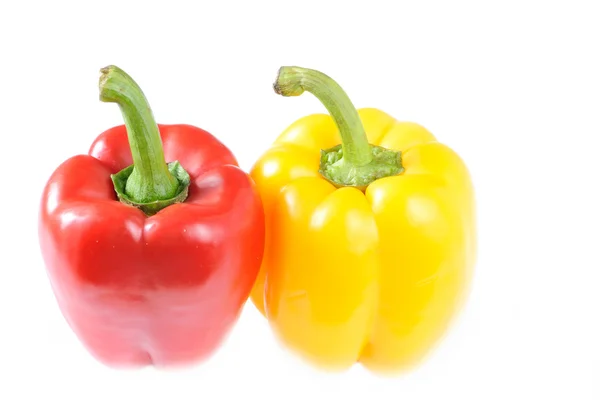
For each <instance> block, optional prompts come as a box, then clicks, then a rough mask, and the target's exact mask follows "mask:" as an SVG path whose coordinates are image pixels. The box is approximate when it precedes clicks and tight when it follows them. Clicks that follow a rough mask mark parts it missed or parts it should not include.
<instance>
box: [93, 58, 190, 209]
mask: <svg viewBox="0 0 600 400" xmlns="http://www.w3.org/2000/svg"><path fill="white" fill-rule="evenodd" d="M100 73H101V75H100V82H99V89H100V100H101V101H103V102H111V103H117V104H118V105H119V108H120V110H121V113H122V115H123V119H124V121H125V126H126V128H127V137H128V140H129V146H130V149H131V155H132V158H133V166H130V167H128V168H126V169H124V170H123V171H121V172H119V173H118V174H115V176H116V177H117V180H118V182H119V183H117V180H115V176H113V181H114V182H115V190H116V191H117V193H118V194H119V197H120V199H121V201H123V202H125V203H128V204H132V205H135V206H138V207H139V208H142V209H143V210H144V211H145V212H147V213H154V212H157V211H158V210H157V209H156V208H157V207H156V205H157V204H160V205H161V207H160V208H164V207H166V206H167V205H169V204H172V203H173V202H179V201H182V200H181V196H180V195H181V192H182V190H183V189H182V185H183V186H185V188H184V189H185V193H186V196H187V184H189V176H188V177H187V182H186V177H185V175H187V173H185V171H180V169H182V168H181V167H180V166H179V165H178V163H177V165H168V164H167V163H166V161H165V156H164V152H163V146H162V141H161V137H160V133H159V130H158V126H157V124H156V122H155V120H154V116H153V115H152V110H151V109H150V105H149V104H148V101H147V100H146V97H145V96H144V93H143V92H142V90H141V88H140V87H139V86H138V85H137V83H136V82H135V81H134V80H133V79H132V78H131V77H130V76H129V75H128V74H127V73H125V71H123V70H122V69H120V68H119V67H116V66H112V65H111V66H108V67H105V68H102V69H101V70H100ZM172 164H173V163H172ZM119 174H121V175H120V176H117V175H119ZM181 177H183V182H182V181H181V179H180V178H181ZM186 183H187V184H186ZM174 199H176V200H177V201H175V200H174ZM148 204H154V205H153V206H151V207H150V209H149V210H147V209H145V208H144V207H142V205H148Z"/></svg>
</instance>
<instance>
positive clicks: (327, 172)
mask: <svg viewBox="0 0 600 400" xmlns="http://www.w3.org/2000/svg"><path fill="white" fill-rule="evenodd" d="M273 88H274V89H275V92H276V93H277V94H280V95H282V96H299V95H301V94H302V93H304V91H307V92H309V93H312V94H313V95H314V96H315V97H316V98H318V99H319V100H320V101H321V103H323V105H324V106H325V108H326V109H327V111H329V114H330V115H331V117H332V118H333V120H334V121H335V123H336V125H337V128H338V131H339V134H340V139H341V145H339V146H335V147H333V148H331V149H324V150H322V152H321V163H320V169H319V172H320V173H321V175H322V176H323V177H324V178H325V179H327V180H328V181H330V182H331V183H333V184H334V185H336V186H338V187H341V186H353V187H356V188H359V189H361V190H364V189H365V188H366V187H367V186H368V185H369V184H370V183H372V182H373V181H375V180H377V179H380V178H384V177H387V176H392V175H397V174H400V173H402V172H403V171H404V168H403V166H402V157H401V154H400V152H397V151H393V150H388V149H385V148H383V147H379V146H373V145H371V144H369V141H368V139H367V135H366V133H365V129H364V127H363V124H362V122H361V120H360V116H359V115H358V111H357V110H356V108H354V105H353V104H352V102H351V101H350V98H349V97H348V95H347V94H346V92H344V90H343V89H342V88H341V87H340V85H338V84H337V83H336V82H335V81H334V80H333V79H331V78H330V77H328V76H327V75H325V74H323V73H322V72H319V71H316V70H312V69H307V68H300V67H281V68H280V69H279V74H278V76H277V80H276V81H275V83H274V84H273Z"/></svg>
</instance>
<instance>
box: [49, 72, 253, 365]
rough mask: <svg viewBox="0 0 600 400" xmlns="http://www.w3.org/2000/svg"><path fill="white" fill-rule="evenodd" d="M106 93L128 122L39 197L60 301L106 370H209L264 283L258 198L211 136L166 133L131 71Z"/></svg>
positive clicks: (104, 78)
mask: <svg viewBox="0 0 600 400" xmlns="http://www.w3.org/2000/svg"><path fill="white" fill-rule="evenodd" d="M99 89H100V100H101V101H103V102H112V103H116V104H118V106H119V108H120V110H121V112H122V115H123V118H124V120H125V124H124V125H119V126H115V127H113V128H111V129H108V130H106V131H105V132H103V133H102V134H100V135H99V136H98V137H97V138H96V139H95V141H94V142H93V143H92V145H91V147H90V149H89V152H88V154H87V155H76V156H73V157H71V158H69V159H67V160H66V161H64V162H63V163H62V164H60V166H58V168H57V169H56V170H55V171H54V172H53V173H52V174H51V176H50V178H49V180H48V182H47V184H46V185H45V188H44V191H43V195H42V199H41V207H40V214H39V216H40V217H39V241H40V246H41V252H42V255H43V260H44V262H45V265H46V267H47V272H48V277H49V280H50V283H51V286H52V289H53V291H54V294H55V297H56V300H57V303H58V305H59V307H60V310H61V312H62V314H63V315H64V317H65V319H66V321H67V322H68V324H69V325H70V327H71V328H72V329H73V331H74V332H75V334H76V335H77V337H78V338H79V339H80V341H81V342H82V343H83V345H84V346H85V348H87V350H89V352H90V353H91V355H92V356H93V357H95V358H96V359H97V360H98V361H100V362H101V363H104V364H105V365H107V366H110V367H141V366H145V365H155V366H159V367H167V366H183V365H186V364H190V363H196V362H200V361H203V360H205V359H206V358H208V357H209V356H211V355H212V354H213V353H214V352H215V351H216V350H217V348H218V347H219V345H220V344H221V343H222V341H223V340H224V338H225V336H226V335H227V333H228V332H229V331H230V329H232V327H233V325H234V323H235V322H236V320H237V318H238V315H239V313H240V312H241V309H242V307H243V305H244V304H245V302H246V301H247V299H248V296H249V294H250V290H251V288H252V285H253V283H254V280H255V278H256V276H257V274H258V271H259V268H260V263H261V259H262V254H263V247H264V215H263V208H262V203H261V199H260V196H259V194H258V193H257V191H256V188H255V185H254V183H253V182H252V180H251V179H250V177H249V176H248V174H247V173H245V172H243V171H242V170H241V169H240V168H239V167H238V165H237V162H236V159H235V157H234V155H233V154H232V152H231V151H230V150H229V149H228V148H227V147H226V146H225V145H224V144H223V143H221V142H220V141H219V140H218V139H217V138H216V137H214V136H213V135H212V134H210V133H209V132H207V131H205V130H203V129H200V128H198V127H195V126H191V125H186V124H174V125H163V124H157V123H156V122H155V120H154V117H153V114H152V111H151V109H150V106H149V104H148V102H147V100H146V97H145V96H144V94H143V92H142V91H141V89H140V87H139V86H138V85H137V84H136V82H135V81H134V80H133V79H132V78H131V77H130V76H129V75H127V74H126V73H125V72H124V71H123V70H121V69H119V68H118V67H115V66H109V67H107V68H103V69H102V70H101V77H100V82H99ZM167 161H168V163H167Z"/></svg>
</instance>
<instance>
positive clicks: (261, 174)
mask: <svg viewBox="0 0 600 400" xmlns="http://www.w3.org/2000/svg"><path fill="white" fill-rule="evenodd" d="M274 88H275V91H276V92H277V93H278V94H281V95H283V96H298V95H300V94H302V93H303V92H304V91H305V90H306V91H308V92H310V93H312V94H313V95H315V96H316V97H317V98H318V99H319V100H320V101H321V102H322V103H323V105H324V106H325V107H326V108H327V110H328V111H329V114H330V115H328V114H315V115H310V116H307V117H304V118H301V119H299V120H298V121H296V122H294V123H293V124H292V125H291V126H289V127H288V128H287V129H286V130H285V131H284V132H283V133H282V134H281V135H280V136H279V137H278V138H277V140H276V141H275V143H274V144H273V146H272V147H271V148H270V149H269V150H268V151H267V152H266V153H265V154H264V155H263V156H262V157H261V158H260V159H259V160H258V161H257V162H256V164H255V165H254V166H253V168H252V170H251V175H252V177H253V179H254V181H255V182H256V184H257V186H258V189H259V191H260V193H261V196H262V199H263V203H264V207H265V212H266V229H267V231H266V235H267V237H266V240H267V242H266V248H265V255H264V261H263V264H262V268H261V272H260V275H259V277H258V280H257V281H256V284H255V286H254V289H253V291H252V296H251V298H252V301H253V303H254V304H255V305H256V307H257V308H258V309H259V310H260V311H261V312H262V313H263V314H264V315H265V316H266V317H267V319H268V321H269V322H270V325H271V327H272V329H273V331H274V333H275V335H276V337H277V338H278V339H279V340H280V341H281V342H282V343H283V344H284V345H286V346H287V347H288V348H290V349H292V350H293V352H294V353H295V354H298V355H300V356H301V357H302V358H303V359H305V360H307V361H309V362H311V363H314V365H316V366H319V367H322V368H326V369H328V370H339V369H346V368H349V367H350V366H352V365H353V364H354V363H356V362H360V363H362V364H363V365H364V366H365V367H366V368H368V369H369V370H371V371H373V372H378V373H379V372H381V373H392V372H398V371H404V370H406V369H409V368H412V367H414V366H416V365H418V364H419V363H420V362H421V361H422V360H423V359H424V358H425V356H426V355H428V354H429V353H430V350H431V349H432V348H433V347H434V345H435V344H436V343H437V342H438V341H439V339H440V338H441V337H442V336H443V335H444V333H445V332H446V331H447V330H448V327H449V324H450V323H451V322H452V321H453V320H454V317H455V316H456V314H457V312H458V311H459V310H460V308H461V306H462V304H463V302H464V300H465V298H466V294H467V292H468V287H469V284H470V280H471V275H472V271H473V267H474V262H475V255H476V236H475V234H476V224H475V204H474V192H473V187H472V183H471V179H470V176H469V172H468V170H467V168H466V167H465V165H464V163H463V161H462V160H461V158H460V157H459V156H458V155H457V154H456V153H455V152H454V151H453V150H451V149H450V148H449V147H447V146H446V145H444V144H442V143H440V142H438V141H437V140H436V138H435V137H434V136H433V135H432V134H431V133H430V132H429V131H428V130H427V129H425V128H424V127H422V126H420V125H418V124H415V123H411V122H400V121H397V120H395V119H394V118H392V117H391V116H389V115H388V114H386V113H384V112H383V111H379V110H377V109H372V108H365V109H360V110H356V109H355V108H354V106H353V105H352V103H351V101H350V99H349V98H348V96H347V95H346V93H345V92H344V91H343V90H342V88H341V87H340V86H339V85H337V83H336V82H335V81H333V80H332V79H331V78H329V77H328V76H326V75H324V74H322V73H320V72H318V71H315V70H310V69H305V68H299V67H282V68H281V69H280V70H279V75H278V79H277V81H276V83H275V84H274Z"/></svg>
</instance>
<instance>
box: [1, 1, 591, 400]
mask: <svg viewBox="0 0 600 400" xmlns="http://www.w3.org/2000/svg"><path fill="white" fill-rule="evenodd" d="M196 3H197V4H196ZM594 3H595V2H594V1H588V2H583V1H573V0H569V1H562V2H560V1H538V2H534V1H498V2H490V1H487V2H482V1H472V2H467V1H459V0H454V1H439V2H431V1H418V2H417V1H414V2H401V1H398V2H391V1H389V2H382V1H375V0H369V1H360V2H351V1H338V2H334V1H329V2H326V1H324V0H321V1H308V0H302V1H299V0H296V1H293V2H283V1H282V2H271V3H267V2H264V1H257V0H254V1H247V2H242V1H239V2H232V1H205V2H191V1H190V2H188V3H183V2H179V1H174V0H169V1H168V2H167V1H165V2H160V4H161V5H155V4H150V2H138V3H137V5H136V3H134V2H126V1H108V0H105V1H98V2H83V1H80V2H71V3H66V2H64V1H58V0H53V1H39V2H32V1H12V2H11V1H4V2H2V5H0V89H1V92H0V106H1V107H0V121H1V123H0V135H1V136H0V137H1V138H2V147H1V157H0V159H1V162H2V178H1V182H2V183H1V186H0V187H1V188H2V194H1V196H0V197H1V200H0V202H1V205H0V210H1V213H2V217H1V218H0V221H1V222H0V223H1V225H0V236H1V237H0V246H1V252H0V257H1V260H0V321H1V322H0V327H1V329H0V370H1V371H0V399H2V400H4V399H7V400H12V399H28V398H30V399H39V398H61V399H64V400H67V399H86V400H88V399H89V400H92V399H112V400H118V399H175V400H177V399H201V398H202V399H221V398H225V397H226V396H234V397H232V398H235V399H240V398H257V399H305V398H309V397H313V398H316V399H332V398H341V399H354V398H356V399H365V398H367V396H373V398H377V399H388V398H389V399H392V398H393V399H507V398H510V399H532V398H543V399H548V398H557V399H594V398H595V399H600V342H599V340H600V326H599V322H600V291H599V290H598V288H599V285H600V254H599V251H598V249H599V248H600V231H599V229H598V227H599V226H600V225H599V223H600V210H599V207H598V205H599V204H600V195H599V193H598V190H597V188H598V187H599V186H600V176H599V175H600V174H599V171H600V163H599V162H598V154H599V147H598V144H599V142H598V137H599V136H600V59H599V57H598V54H599V52H600V23H598V21H599V18H600V11H598V9H597V7H595V4H594ZM392 4H394V5H392ZM596 6H597V4H596ZM108 64H116V65H119V66H121V67H122V68H123V69H125V70H126V71H127V72H129V73H130V74H131V75H133V76H134V78H135V79H136V80H137V81H138V82H139V83H140V85H141V86H142V88H143V89H144V91H145V93H146V95H147V97H148V98H149V101H150V103H151V105H152V107H153V110H154V114H155V116H156V117H157V119H158V120H159V122H162V123H180V122H182V123H190V124H194V125H197V126H201V127H203V128H205V129H207V130H209V131H210V132H212V133H213V134H215V135H217V136H218V137H219V138H220V139H221V140H222V141H223V142H224V143H225V144H227V145H228V146H229V147H230V148H231V149H232V150H233V151H234V152H235V153H236V156H237V157H238V159H239V161H240V163H241V165H242V167H243V168H244V169H246V170H248V169H249V168H250V166H251V165H252V163H253V162H254V160H255V159H256V158H257V157H258V156H260V154H261V153H262V152H263V151H264V150H265V149H266V148H267V146H268V145H269V144H270V143H271V141H272V140H273V139H274V138H275V137H276V135H277V134H278V133H279V132H280V131H281V130H283V129H284V128H285V127H286V126H287V125H288V124H289V123H291V122H292V121H293V120H295V119H296V118H299V117H301V116H303V115H306V114H309V113H313V112H322V111H324V109H323V107H322V106H321V104H320V103H319V102H318V101H317V100H316V99H315V98H314V97H312V96H311V95H310V94H305V95H303V96H301V97H299V98H294V99H289V98H283V97H280V96H277V95H275V94H274V93H273V91H272V88H271V84H272V81H273V79H274V77H275V74H276V72H277V69H278V68H279V66H281V65H299V66H304V67H309V68H316V69H319V70H321V71H323V72H325V73H327V74H329V75H331V76H332V77H333V78H334V79H336V80H337V81H338V82H339V83H340V84H341V85H342V86H343V87H344V88H345V89H346V91H347V92H348V94H349V95H350V96H351V98H352V100H353V101H354V103H355V105H356V106H357V107H364V106H370V107H377V108H381V109H383V110H385V111H387V112H388V113H390V114H392V115H394V116H395V117H396V118H398V119H403V120H411V121H415V122H418V123H421V124H423V125H425V126H426V127H428V128H429V129H430V130H431V131H432V132H433V133H434V134H435V135H436V136H437V137H438V139H439V140H440V141H442V142H444V143H447V144H449V145H450V146H451V147H453V148H454V149H455V150H456V151H457V152H458V153H459V154H460V155H461V156H462V157H463V159H464V160H465V162H466V163H467V165H468V166H469V168H470V170H471V171H472V175H473V179H474V182H475V185H476V191H477V200H478V215H479V257H478V264H477V273H476V277H475V281H474V287H473V290H472V293H471V296H470V299H469V302H468V305H467V307H466V308H465V309H464V311H463V313H462V314H461V317H460V319H459V320H458V322H457V323H456V324H455V326H454V327H453V329H452V330H451V332H450V333H449V335H448V336H447V337H446V338H445V340H444V341H443V342H442V343H441V345H440V346H439V347H438V349H437V351H436V352H435V353H434V354H433V356H432V357H430V358H429V360H427V362H426V363H424V364H422V365H421V367H420V368H419V369H417V370H415V371H413V372H412V373H410V374H406V375H403V376H401V377H398V378H395V379H389V378H385V379H383V378H377V377H375V376H373V375H371V374H369V373H368V372H366V371H365V370H363V369H362V368H360V367H356V368H354V369H352V370H350V371H348V372H347V373H341V374H335V375H332V374H325V373H322V372H319V371H317V370H315V369H313V368H312V367H309V366H307V365H305V364H304V363H303V362H301V361H299V360H298V359H296V358H295V357H294V356H291V355H290V354H289V353H288V352H287V351H286V350H285V349H284V348H282V347H280V346H279V345H278V344H277V343H276V342H275V341H274V340H273V337H272V335H271V333H270V330H269V328H268V326H267V324H266V322H265V321H264V320H263V319H262V317H260V315H259V314H258V312H257V311H256V310H255V309H254V307H253V306H252V305H251V304H250V303H248V305H247V307H246V309H245V311H244V313H243V316H242V318H241V320H240V321H239V323H238V324H237V325H236V326H235V328H234V330H233V332H232V333H231V335H230V336H229V337H228V339H227V341H226V342H225V343H224V345H223V347H222V348H221V349H220V350H219V352H218V353H217V354H216V355H215V356H214V357H213V358H212V359H211V360H210V361H209V362H206V363H204V364H202V365H199V366H197V367H195V368H190V369H186V370H179V371H170V372H164V371H162V372H161V371H156V370H154V369H152V368H148V369H144V370H141V371H114V370H110V369H108V368H106V367H104V366H102V365H100V364H98V363H97V362H96V361H95V360H94V359H92V358H91V357H90V356H89V355H88V353H87V352H86V351H85V350H84V349H83V347H82V346H81V345H80V344H79V342H78V340H77V339H76V337H75V336H74V335H73V334H72V332H71V331H70V329H69V328H68V327H67V325H66V323H65V322H64V320H63V318H62V316H61V314H60V312H59V310H58V307H57V305H56V303H55V300H54V298H53V295H52V292H51V290H50V287H49V283H48V280H47V278H46V275H45V270H44V266H43V263H42V260H41V257H40V254H39V250H38V242H37V233H36V229H37V207H38V202H39V196H40V194H41V190H42V188H43V185H44V183H45V181H46V179H47V178H48V177H49V175H50V174H51V172H52V171H53V170H54V168H56V167H57V166H58V164H59V163H61V162H62V161H63V160H65V159H66V158H68V157H70V156H71V155H74V154H78V153H85V152H86V151H87V149H88V147H89V145H90V143H91V142H92V140H93V139H94V138H95V136H96V135H98V134H99V133H100V132H102V131H103V130H105V129H107V128H109V127H111V126H113V125H117V124H121V123H122V120H121V115H120V113H119V110H118V108H117V106H116V105H114V104H105V103H101V102H100V101H99V100H98V90H97V80H98V76H99V74H98V70H99V69H100V68H101V67H103V66H105V65H108Z"/></svg>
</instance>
